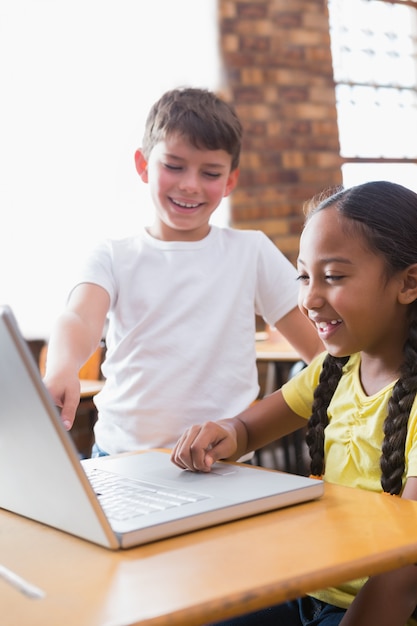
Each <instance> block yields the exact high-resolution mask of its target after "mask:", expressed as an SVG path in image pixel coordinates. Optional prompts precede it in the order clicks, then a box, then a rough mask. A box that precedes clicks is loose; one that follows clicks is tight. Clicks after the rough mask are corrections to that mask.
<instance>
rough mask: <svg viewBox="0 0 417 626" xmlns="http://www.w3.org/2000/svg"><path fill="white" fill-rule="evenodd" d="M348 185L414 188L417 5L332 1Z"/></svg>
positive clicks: (375, 0) (416, 172)
mask: <svg viewBox="0 0 417 626" xmlns="http://www.w3.org/2000/svg"><path fill="white" fill-rule="evenodd" d="M328 7H329V17H330V35H331V44H332V55H333V68H334V79H335V82H336V101H337V111H338V123H339V136H340V148H341V155H342V157H343V161H344V165H343V168H342V170H343V182H344V184H345V185H346V186H350V185H352V184H357V183H359V182H363V181H365V180H372V179H382V178H385V179H389V180H393V181H395V182H399V183H401V184H404V185H406V186H407V187H410V188H411V189H414V190H415V191H417V2H415V1H413V2H411V1H408V2H405V1H403V2H401V1H398V2H386V1H385V0H349V2H345V1H344V0H328Z"/></svg>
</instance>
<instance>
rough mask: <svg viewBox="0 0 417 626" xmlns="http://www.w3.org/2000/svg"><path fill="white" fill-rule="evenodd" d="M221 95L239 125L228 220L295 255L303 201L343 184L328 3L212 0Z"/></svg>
mask: <svg viewBox="0 0 417 626" xmlns="http://www.w3.org/2000/svg"><path fill="white" fill-rule="evenodd" d="M218 6H219V29H220V49H221V54H222V59H223V72H224V95H225V97H226V98H227V99H228V100H229V101H230V102H232V104H233V105H234V106H235V108H236V110H237V112H238V114H239V116H240V119H241V121H242V123H243V126H244V132H245V136H244V145H243V153H242V159H241V167H240V170H241V172H240V178H239V184H238V187H237V189H236V190H235V191H234V192H233V194H232V196H231V220H232V224H233V225H234V226H236V227H238V228H255V229H260V230H263V231H264V232H265V233H266V234H267V235H268V236H269V237H270V238H271V239H272V240H273V241H274V242H275V243H276V244H277V245H278V247H279V248H280V249H281V250H282V251H283V252H284V254H286V256H288V258H289V259H290V260H291V261H292V262H295V259H296V256H297V252H298V239H299V234H300V232H301V228H302V224H303V219H304V218H303V204H304V202H306V201H307V200H308V199H310V198H311V197H312V196H313V195H315V194H316V193H318V192H320V191H322V190H323V189H324V188H326V187H329V186H333V185H339V184H341V182H342V174H341V160H340V157H339V138H338V129H337V118H336V104H335V92H334V83H333V71H332V60H331V52H330V37H329V23H328V14H327V3H326V1H325V0H219V5H218Z"/></svg>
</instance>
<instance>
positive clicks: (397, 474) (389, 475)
mask: <svg viewBox="0 0 417 626" xmlns="http://www.w3.org/2000/svg"><path fill="white" fill-rule="evenodd" d="M416 391H417V322H416V321H413V322H412V323H411V325H410V329H409V335H408V339H407V341H406V343H405V346H404V361H403V364H402V367H401V374H400V378H399V380H398V381H397V382H396V384H395V386H394V389H393V391H392V396H391V398H390V400H389V403H388V415H387V417H386V419H385V422H384V434H385V438H384V441H383V443H382V456H381V462H380V465H381V470H382V477H381V484H382V488H383V490H384V491H386V492H387V493H390V494H395V495H398V494H399V493H400V492H401V489H402V479H403V475H404V470H405V440H406V437H407V426H408V418H409V416H410V411H411V407H412V405H413V402H414V398H415V396H416Z"/></svg>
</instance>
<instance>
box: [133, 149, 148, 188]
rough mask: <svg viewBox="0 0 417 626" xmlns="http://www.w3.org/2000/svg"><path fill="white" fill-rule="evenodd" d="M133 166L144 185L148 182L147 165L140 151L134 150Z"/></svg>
mask: <svg viewBox="0 0 417 626" xmlns="http://www.w3.org/2000/svg"><path fill="white" fill-rule="evenodd" d="M135 165H136V171H137V173H138V174H139V176H140V177H141V179H142V180H143V182H144V183H147V182H148V164H147V162H146V159H145V157H144V156H143V153H142V150H136V152H135Z"/></svg>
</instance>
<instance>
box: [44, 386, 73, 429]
mask: <svg viewBox="0 0 417 626" xmlns="http://www.w3.org/2000/svg"><path fill="white" fill-rule="evenodd" d="M44 383H45V387H46V388H47V389H48V391H49V393H50V395H51V396H52V400H53V402H54V403H55V405H56V406H57V407H59V408H60V409H61V420H62V423H63V424H64V426H65V428H66V429H67V430H70V428H72V425H73V423H74V420H75V413H76V411H77V408H78V405H79V403H80V381H79V379H78V376H77V377H75V378H69V377H65V378H63V377H62V378H57V377H53V378H48V376H45V378H44Z"/></svg>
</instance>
